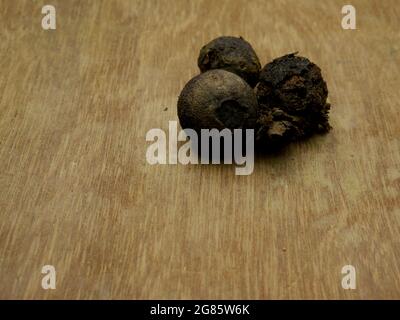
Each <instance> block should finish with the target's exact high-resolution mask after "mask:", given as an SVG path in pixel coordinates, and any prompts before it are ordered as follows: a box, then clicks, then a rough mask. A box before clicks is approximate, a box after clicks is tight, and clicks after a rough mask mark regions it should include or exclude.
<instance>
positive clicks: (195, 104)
mask: <svg viewBox="0 0 400 320" xmlns="http://www.w3.org/2000/svg"><path fill="white" fill-rule="evenodd" d="M257 107H258V103H257V98H256V95H255V93H254V91H253V90H252V88H251V87H250V86H249V85H248V84H247V83H246V82H245V81H244V80H243V79H242V78H240V77H239V76H237V75H235V74H233V73H231V72H228V71H224V70H210V71H207V72H205V73H202V74H200V75H198V76H196V77H194V78H193V79H192V80H190V81H189V82H188V83H187V84H186V86H185V87H184V88H183V90H182V92H181V94H180V96H179V99H178V117H179V121H180V124H181V126H182V128H183V129H186V128H190V129H194V130H196V131H197V132H199V131H200V129H213V128H215V129H218V130H222V129H224V128H228V129H245V128H254V127H255V124H256V120H257Z"/></svg>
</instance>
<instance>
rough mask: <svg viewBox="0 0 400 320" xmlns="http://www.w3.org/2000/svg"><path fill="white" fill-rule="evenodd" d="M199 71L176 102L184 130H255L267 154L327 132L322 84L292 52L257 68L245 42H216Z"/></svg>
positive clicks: (221, 39)
mask: <svg viewBox="0 0 400 320" xmlns="http://www.w3.org/2000/svg"><path fill="white" fill-rule="evenodd" d="M198 66H199V68H200V71H201V74H200V75H198V76H196V77H194V78H193V79H192V80H190V81H189V82H188V83H187V84H186V86H185V87H184V89H183V90H182V93H181V94H180V96H179V99H178V117H179V121H180V124H181V126H182V128H183V129H186V128H191V129H194V130H196V131H199V130H200V129H212V128H216V129H219V130H222V129H224V128H228V129H255V132H256V143H257V145H258V147H259V148H260V149H264V150H269V149H271V148H273V147H280V146H283V145H285V144H287V143H288V142H291V141H296V140H300V139H303V138H305V137H308V136H311V135H312V134H314V133H325V132H328V131H329V129H330V128H331V127H330V125H329V121H328V120H329V119H328V113H329V108H330V105H329V103H327V97H328V89H327V86H326V83H325V81H324V79H323V78H322V75H321V70H320V68H319V67H318V66H317V65H315V64H314V63H312V62H311V61H309V60H308V59H307V58H304V57H299V56H297V55H296V53H292V54H288V55H285V56H283V57H280V58H277V59H275V60H273V61H272V62H270V63H268V64H267V65H266V66H265V67H264V68H262V69H261V65H260V61H259V59H258V57H257V55H256V53H255V51H254V50H253V48H252V47H251V45H250V44H249V43H248V42H247V41H245V40H244V39H243V38H241V37H240V38H236V37H219V38H217V39H215V40H213V41H211V42H210V43H208V44H207V45H205V46H204V47H203V48H202V49H201V51H200V55H199V58H198Z"/></svg>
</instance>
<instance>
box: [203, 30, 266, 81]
mask: <svg viewBox="0 0 400 320" xmlns="http://www.w3.org/2000/svg"><path fill="white" fill-rule="evenodd" d="M197 64H198V66H199V68H200V71H201V72H205V71H208V70H212V69H224V70H226V71H230V72H233V73H235V74H237V75H239V76H240V77H242V78H243V79H244V80H246V81H247V83H248V84H250V86H252V87H254V86H255V85H256V84H257V82H258V76H259V72H260V69H261V65H260V61H259V60H258V57H257V54H256V53H255V51H254V49H253V48H252V46H251V45H250V43H248V42H247V41H246V40H244V39H243V38H242V37H240V38H236V37H219V38H216V39H214V40H212V41H211V42H209V43H208V44H206V45H205V46H204V47H203V48H202V49H201V50H200V55H199V58H198V61H197Z"/></svg>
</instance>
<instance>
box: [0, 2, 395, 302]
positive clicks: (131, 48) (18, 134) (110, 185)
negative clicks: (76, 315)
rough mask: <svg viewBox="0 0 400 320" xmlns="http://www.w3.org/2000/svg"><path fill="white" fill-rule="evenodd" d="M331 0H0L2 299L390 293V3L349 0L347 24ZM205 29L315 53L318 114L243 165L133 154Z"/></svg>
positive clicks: (172, 105) (172, 106)
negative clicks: (320, 122) (53, 19)
mask: <svg viewBox="0 0 400 320" xmlns="http://www.w3.org/2000/svg"><path fill="white" fill-rule="evenodd" d="M49 3H50V4H53V5H55V7H56V9H57V29H56V30H55V31H44V30H42V28H41V19H42V14H41V8H42V6H43V5H44V4H49ZM343 4H344V2H343V1H319V0H315V1H314V0H303V1H299V0H290V1H289V0H288V1H266V0H260V1H239V0H225V1H214V0H210V1H200V0H191V1H186V0H182V1H176V0H170V1H167V0H159V1H156V0H151V1H147V0H146V1H128V0H120V1H100V0H93V1H76V0H75V1H72V0H68V1H56V0H52V1H46V2H44V1H30V0H26V1H21V0H17V1H12V0H4V1H1V3H0V15H1V16H0V27H1V33H0V57H1V59H0V74H1V77H0V168H1V169H0V170H1V174H0V298H3V299H10V298H29V299H41V298H48V299H56V298H61V299H64V298H72V299H75V298H85V299H92V298H96V299H108V298H113V299H117V298H122V299H135V298H140V299H148V298H150V299H152V298H157V299H159V298H161V299H166V298H170V299H176V298H188V299H190V298H196V299H203V298H209V299H213V298H218V299H220V298H224V299H231V298H235V299H236V298H240V299H248V298H251V299H270V298H278V299H280V298H290V299H292V298H306V299H315V298H322V299H328V298H339V299H342V298H344V299H354V298H367V299H370V298H400V270H399V263H400V238H399V232H400V192H399V191H400V143H399V136H400V122H399V112H400V111H399V110H400V106H399V101H400V91H399V86H400V78H399V74H400V20H399V16H400V8H399V4H398V1H396V0H393V1H389V0H385V1H378V0H376V1H367V0H363V1H355V0H352V1H351V4H353V5H354V6H355V7H356V9H357V30H354V31H353V30H343V29H342V28H341V19H342V14H341V8H342V5H343ZM220 35H236V36H239V35H241V36H243V37H244V38H245V39H247V40H248V41H249V42H251V43H252V44H253V46H254V48H255V49H256V51H257V52H258V55H259V57H260V60H261V62H262V64H265V63H267V62H268V61H270V60H271V59H272V58H273V57H277V56H280V55H283V54H285V53H288V52H294V51H300V54H302V55H304V56H307V57H309V58H310V59H311V60H312V61H314V62H315V63H317V64H318V65H319V66H320V67H321V69H322V70H323V75H324V77H325V79H326V81H327V83H328V87H329V90H330V101H331V103H332V106H333V107H332V112H331V122H332V125H333V127H334V130H333V131H332V132H331V133H329V134H328V135H326V136H319V137H315V138H313V139H311V140H309V141H306V142H304V143H300V144H296V145H292V146H291V147H289V148H287V149H286V150H285V152H283V153H282V154H281V155H276V156H271V157H263V158H257V159H256V163H255V169H254V173H253V174H252V175H250V176H236V175H235V174H234V168H233V167H232V166H228V165H226V166H207V165H202V166H200V165H198V166H194V165H192V166H183V165H164V166H162V165H159V166H151V165H149V164H147V162H146V158H145V154H146V149H147V147H148V146H149V145H150V143H148V142H146V141H145V135H146V132H147V131H148V130H149V129H151V128H162V129H164V130H167V129H168V121H169V120H177V116H176V101H177V96H178V94H179V92H180V90H181V88H182V87H183V85H184V84H185V83H186V82H187V81H188V80H189V79H190V78H191V77H192V76H194V75H196V74H197V73H198V69H197V66H196V60H197V54H198V51H199V49H200V47H201V46H202V45H203V44H204V43H206V42H208V41H209V40H211V39H213V38H214V37H217V36H220ZM166 108H168V109H167V110H165V109H166ZM164 110H165V111H164ZM46 264H50V265H54V266H55V268H56V272H57V288H56V290H48V291H46V290H43V289H42V287H41V280H42V277H43V275H42V274H41V268H42V266H43V265H46ZM347 264H351V265H353V266H354V267H355V268H356V271H357V289H356V290H343V289H342V287H341V280H342V274H341V268H342V267H343V266H344V265H347Z"/></svg>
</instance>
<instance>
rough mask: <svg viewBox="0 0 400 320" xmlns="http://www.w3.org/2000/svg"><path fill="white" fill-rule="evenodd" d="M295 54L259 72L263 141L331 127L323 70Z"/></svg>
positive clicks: (290, 138) (279, 141) (259, 133)
mask: <svg viewBox="0 0 400 320" xmlns="http://www.w3.org/2000/svg"><path fill="white" fill-rule="evenodd" d="M296 54H297V53H292V54H288V55H285V56H283V57H280V58H277V59H275V60H273V61H272V62H270V63H268V64H267V65H266V66H265V67H264V68H263V69H262V70H261V72H260V82H259V83H258V85H257V87H256V94H257V98H258V102H259V104H260V106H259V119H258V128H257V139H258V141H260V142H262V143H267V144H269V143H271V144H275V145H277V144H278V145H279V144H284V143H286V142H290V141H294V140H299V139H302V138H304V137H307V136H310V135H312V134H314V133H324V132H328V131H329V130H330V128H331V127H330V125H329V122H328V113H329V109H330V105H329V103H327V97H328V89H327V86H326V83H325V81H324V79H323V78H322V75H321V69H320V68H319V67H318V66H317V65H315V64H314V63H312V62H311V61H310V60H308V59H307V58H304V57H299V56H297V55H296Z"/></svg>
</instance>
